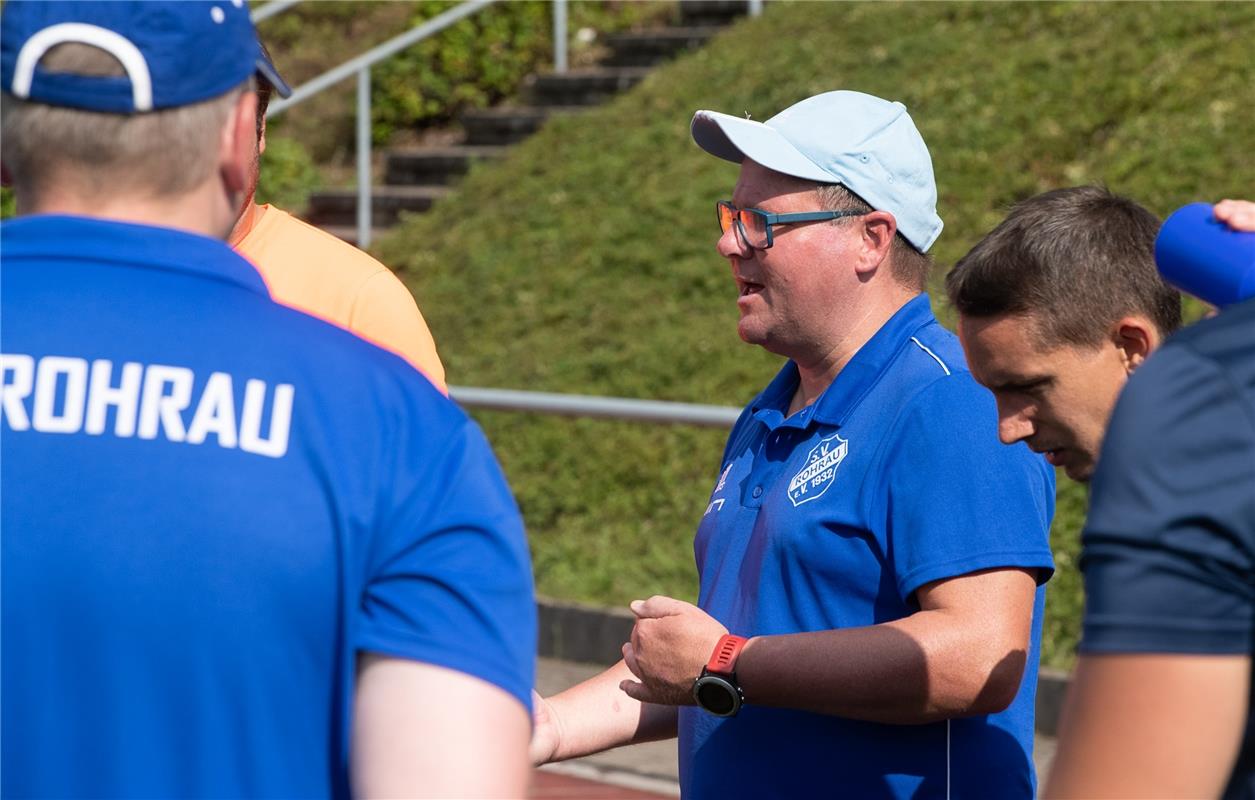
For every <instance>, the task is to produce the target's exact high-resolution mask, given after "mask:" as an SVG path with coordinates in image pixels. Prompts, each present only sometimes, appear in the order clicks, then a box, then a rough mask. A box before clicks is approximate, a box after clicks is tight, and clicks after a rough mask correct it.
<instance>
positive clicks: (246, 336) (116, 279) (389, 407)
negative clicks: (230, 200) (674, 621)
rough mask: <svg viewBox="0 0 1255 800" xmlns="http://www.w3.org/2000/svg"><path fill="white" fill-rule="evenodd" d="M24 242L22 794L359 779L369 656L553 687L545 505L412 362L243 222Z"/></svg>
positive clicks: (7, 622) (13, 641) (5, 312)
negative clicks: (283, 274)
mask: <svg viewBox="0 0 1255 800" xmlns="http://www.w3.org/2000/svg"><path fill="white" fill-rule="evenodd" d="M0 237H2V238H3V253H2V255H0V366H2V370H0V378H2V381H0V414H2V415H3V419H2V422H0V463H2V469H0V492H2V493H3V504H2V512H0V525H2V526H3V531H4V535H3V537H2V540H0V548H2V554H0V570H2V580H0V585H2V589H0V591H2V602H0V605H2V609H0V616H2V620H3V621H2V627H3V632H4V642H3V652H2V653H0V668H2V673H3V676H2V686H0V693H2V694H3V698H4V701H3V704H2V710H0V714H2V720H3V730H2V735H0V740H2V744H0V748H2V756H0V757H2V764H0V772H2V775H3V777H2V779H0V781H2V782H0V793H2V794H3V795H4V796H5V797H14V798H17V797H58V798H65V797H95V798H106V797H179V798H192V797H213V798H229V797H284V798H293V797H303V798H308V797H327V796H341V797H343V796H347V795H348V789H349V781H348V752H349V731H350V720H351V716H352V708H353V690H354V674H355V673H354V669H355V659H356V656H357V654H358V652H360V651H371V652H375V653H381V654H384V655H390V656H397V657H401V658H407V659H413V660H417V661H423V662H427V663H430V664H435V665H439V666H443V667H448V668H450V669H454V670H458V671H460V672H463V673H466V674H469V675H472V676H475V677H477V678H479V679H482V680H484V681H486V682H488V683H490V684H493V685H495V686H497V687H500V688H501V689H502V690H504V691H506V692H509V693H510V694H512V695H513V696H514V697H516V698H517V699H518V701H519V702H520V703H521V704H523V705H524V706H526V705H527V704H528V703H529V700H530V696H529V692H530V689H531V686H532V683H533V671H534V666H533V665H534V653H535V649H534V648H535V638H536V621H535V606H534V601H533V595H532V585H531V573H530V568H529V560H528V552H527V546H526V542H525V540H524V534H523V529H522V525H521V521H520V518H519V514H518V511H517V509H516V507H515V504H514V502H513V500H512V499H511V497H510V494H509V491H508V490H507V488H506V485H505V482H504V481H503V479H502V476H501V474H500V471H499V469H498V467H497V464H496V463H495V461H494V459H493V456H492V454H491V452H490V450H489V448H488V445H487V443H486V442H485V440H484V437H483V436H482V435H481V433H480V431H479V430H478V428H477V427H476V426H475V425H474V424H473V423H472V422H471V421H470V420H468V419H467V417H466V416H465V415H464V414H463V413H462V412H461V411H460V410H459V409H458V408H457V407H455V406H454V405H453V404H452V403H450V402H449V401H448V400H447V399H446V398H445V397H444V396H442V395H441V394H440V392H438V391H437V390H435V389H434V388H433V387H432V386H431V385H430V384H429V383H428V382H427V380H426V379H424V378H423V377H422V376H421V375H420V374H419V373H418V372H417V371H415V370H414V368H413V367H411V366H410V365H409V364H407V363H406V362H405V361H404V360H403V359H401V358H399V357H397V356H395V355H393V354H391V353H388V352H386V351H384V350H382V349H380V348H377V347H375V346H373V345H370V344H368V343H366V342H364V341H362V340H360V339H358V338H357V337H355V336H353V335H352V334H350V333H348V332H346V331H343V330H340V329H339V328H336V327H333V326H332V325H329V324H326V323H324V322H321V321H319V320H316V319H314V318H312V317H309V316H306V315H304V314H301V313H299V312H296V311H293V310H291V309H288V308H284V307H282V306H279V305H277V304H275V303H274V302H272V301H271V299H270V296H269V294H268V293H267V291H266V287H265V285H264V284H263V282H262V280H261V278H260V277H259V276H258V274H257V273H256V271H254V269H253V268H252V266H251V265H250V264H248V262H246V261H244V260H243V259H242V258H240V257H239V256H237V255H236V254H235V253H233V252H232V251H231V250H230V249H229V248H228V247H227V246H226V245H225V244H223V243H222V242H219V241H215V240H211V239H207V238H204V237H201V236H196V235H192V234H189V233H185V232H180V231H174V230H169V229H161V228H152V227H144V226H138V225H130V224H123V223H118V222H110V221H104V220H95V219H85V218H75V217H56V216H46V217H28V218H22V219H18V220H14V221H12V222H8V223H5V224H4V225H3V226H2V227H0Z"/></svg>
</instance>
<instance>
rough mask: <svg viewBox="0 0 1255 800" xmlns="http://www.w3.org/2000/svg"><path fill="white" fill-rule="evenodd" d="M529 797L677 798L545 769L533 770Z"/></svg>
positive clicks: (562, 799) (541, 799) (598, 799)
mask: <svg viewBox="0 0 1255 800" xmlns="http://www.w3.org/2000/svg"><path fill="white" fill-rule="evenodd" d="M528 797H529V798H532V800H675V798H674V797H672V796H669V795H665V794H655V793H653V792H643V791H641V790H639V789H627V788H624V787H622V786H612V785H610V784H608V783H597V782H595V781H590V780H587V779H585V778H577V777H575V776H573V775H562V774H560V773H557V772H548V771H543V770H534V771H533V772H532V790H531V792H530V793H529V794H528Z"/></svg>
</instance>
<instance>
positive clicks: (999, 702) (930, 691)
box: [737, 611, 1026, 724]
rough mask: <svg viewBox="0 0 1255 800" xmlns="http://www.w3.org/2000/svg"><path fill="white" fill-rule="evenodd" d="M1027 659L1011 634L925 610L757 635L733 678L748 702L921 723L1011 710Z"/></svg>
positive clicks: (1023, 648) (1023, 649) (857, 717)
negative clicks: (885, 619)
mask: <svg viewBox="0 0 1255 800" xmlns="http://www.w3.org/2000/svg"><path fill="white" fill-rule="evenodd" d="M1000 642H1001V643H1003V644H999V643H1000ZM1025 661H1026V652H1025V645H1023V644H1020V643H1019V642H1017V641H1016V640H1015V638H1014V637H1007V636H1006V635H1003V634H1001V632H998V631H989V630H986V629H984V628H982V627H980V626H974V625H972V624H971V622H970V620H968V621H961V620H954V619H949V618H947V614H946V612H943V611H921V612H917V613H916V614H914V615H912V616H910V617H908V618H906V619H902V620H897V621H894V622H889V623H884V624H881V625H873V626H868V627H863V628H849V629H842V630H832V631H817V632H814V633H799V634H792V635H787V636H763V637H755V638H753V639H751V640H750V642H749V643H748V644H747V645H746V647H745V650H744V651H743V652H742V654H741V657H740V659H739V661H738V662H737V677H738V679H739V681H740V684H741V687H742V689H743V691H744V692H745V699H746V702H747V703H749V704H753V705H763V706H779V707H786V708H799V709H805V710H810V711H817V712H819V713H824V714H835V715H839V716H843V717H850V718H854V719H865V720H870V721H874V722H888V723H898V724H919V723H925V722H931V721H934V720H938V719H945V718H949V717H955V716H965V715H971V714H985V713H992V712H994V711H998V710H1001V709H1002V708H1005V707H1006V705H1007V704H1009V703H1010V702H1011V700H1012V699H1014V697H1015V692H1016V690H1017V689H1018V687H1019V684H1020V680H1021V678H1022V676H1023V671H1024V664H1025Z"/></svg>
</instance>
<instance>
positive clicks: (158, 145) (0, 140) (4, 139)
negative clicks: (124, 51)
mask: <svg viewBox="0 0 1255 800" xmlns="http://www.w3.org/2000/svg"><path fill="white" fill-rule="evenodd" d="M41 67H42V68H44V69H46V70H51V71H55V72H66V73H72V74H75V75H95V76H110V75H124V74H125V72H124V71H123V68H122V65H121V64H120V63H118V61H117V60H116V59H115V58H114V57H113V56H112V55H110V54H109V53H107V52H105V51H103V50H100V49H98V48H96V47H92V46H90V45H85V44H78V43H66V44H61V45H58V46H56V47H54V48H52V49H51V50H49V51H48V53H47V54H46V55H45V56H44V58H43V60H42V61H41ZM251 88H252V81H251V79H250V80H249V81H248V82H247V83H246V84H244V85H241V86H239V87H237V88H235V89H232V90H231V91H229V92H227V93H226V94H223V95H220V96H219V97H215V98H212V99H209V100H205V101H202V102H200V103H195V104H192V105H187V106H180V107H178V108H170V109H161V110H158V111H150V112H146V113H142V114H113V113H105V112H98V111H83V110H81V109H76V108H63V107H60V106H50V105H45V104H43V103H36V102H31V101H27V100H22V99H19V98H16V97H13V96H12V95H10V94H7V93H6V94H4V96H3V99H2V104H0V105H2V107H0V158H2V159H3V161H4V165H5V168H6V170H7V171H8V173H9V175H10V176H11V178H12V180H13V185H14V189H15V191H16V192H17V193H18V195H19V196H25V197H28V198H31V199H33V198H35V197H36V196H37V195H38V194H39V192H40V191H41V189H43V188H45V187H47V186H49V185H50V184H51V183H54V182H55V183H56V185H58V186H67V185H68V186H69V187H70V188H71V189H72V190H73V191H74V192H75V193H76V194H78V195H80V196H83V197H98V196H103V195H105V194H109V195H115V194H120V193H127V194H137V195H143V196H148V197H174V196H177V195H180V194H183V193H186V192H188V191H190V190H192V189H193V188H195V187H196V186H199V185H200V184H201V183H202V182H203V181H205V180H206V179H207V178H208V177H209V176H210V174H211V173H212V172H213V170H214V169H215V168H216V167H217V158H218V142H219V137H220V136H221V133H222V128H223V126H224V125H225V124H226V122H227V120H228V118H229V117H230V115H231V110H232V109H233V108H234V107H235V102H236V100H237V98H238V97H239V94H240V92H242V91H247V90H251Z"/></svg>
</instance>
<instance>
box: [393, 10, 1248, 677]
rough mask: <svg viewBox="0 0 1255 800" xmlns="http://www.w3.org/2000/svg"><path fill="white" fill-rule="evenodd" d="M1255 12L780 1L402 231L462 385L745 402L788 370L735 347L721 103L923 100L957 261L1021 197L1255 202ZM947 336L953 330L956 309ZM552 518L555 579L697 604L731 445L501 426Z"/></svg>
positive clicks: (1049, 635)
mask: <svg viewBox="0 0 1255 800" xmlns="http://www.w3.org/2000/svg"><path fill="white" fill-rule="evenodd" d="M1253 38H1255V4H1245V3H1232V4H1205V3H1189V4H1172V3H1162V4H1160V3H1156V4H1142V3H1128V4H1094V5H1091V4H1071V3H1069V4H1011V5H1004V4H994V3H978V4H942V3H921V4H909V5H900V4H881V3H876V4H818V3H798V4H789V3H773V4H771V5H769V7H768V9H767V13H766V14H765V15H764V16H763V17H762V18H760V19H759V20H756V21H746V22H743V23H740V24H738V25H737V26H735V27H734V28H733V29H731V30H729V31H727V32H726V33H725V34H724V35H722V36H721V37H720V38H719V39H718V40H716V41H715V42H713V43H712V44H711V45H710V46H709V47H707V48H706V49H705V50H703V51H701V52H699V53H696V54H694V55H693V56H691V57H688V58H685V59H682V60H680V61H677V62H675V63H673V64H671V65H670V66H668V67H666V68H665V69H662V70H659V71H657V72H655V73H654V74H653V75H652V76H651V77H650V78H649V79H648V80H647V81H646V82H645V83H644V84H643V85H642V86H640V87H639V89H638V90H636V91H634V92H632V93H631V94H629V95H626V96H624V97H622V98H620V99H619V100H617V101H616V102H614V103H613V104H611V105H609V106H605V107H602V108H600V109H597V110H594V111H591V112H589V113H586V114H583V115H581V116H578V117H574V118H569V119H559V120H555V121H554V122H553V123H552V124H550V125H549V126H548V127H547V128H546V129H545V130H544V131H542V132H541V133H540V134H538V135H537V136H535V137H533V138H532V139H530V140H529V141H527V142H526V143H524V144H523V145H521V146H519V147H518V148H516V149H515V151H514V152H513V153H512V155H511V156H510V157H509V158H508V159H507V160H506V161H505V162H504V163H502V164H498V165H492V166H488V167H485V168H482V169H478V170H476V171H474V172H473V173H472V175H471V176H470V177H469V178H468V180H467V182H466V183H465V184H464V187H463V190H462V191H460V192H458V193H456V194H455V195H454V196H452V197H450V198H449V199H448V200H447V201H445V202H443V203H441V204H440V205H439V206H438V207H437V208H436V209H435V210H434V211H433V212H432V213H431V214H429V215H426V216H423V217H416V218H413V219H411V220H409V221H408V222H407V223H406V224H405V225H404V226H403V228H402V229H400V230H399V231H398V232H397V233H395V234H394V235H392V236H390V237H388V238H387V239H386V240H384V241H383V242H381V244H380V247H379V250H380V252H381V254H382V255H383V257H384V259H385V260H386V261H387V263H390V264H392V265H393V266H395V267H397V268H399V269H401V270H402V271H403V274H404V276H405V278H406V280H407V281H408V282H409V284H410V286H411V287H412V288H413V289H414V291H415V294H416V295H417V297H418V299H419V303H420V305H421V306H422V308H423V312H424V314H425V315H426V316H427V318H428V320H429V321H430V323H431V326H432V329H433V331H434V333H435V335H436V339H437V341H438V343H439V344H440V347H441V352H442V354H443V356H444V358H445V361H446V365H447V367H448V372H449V378H450V381H451V382H452V383H454V384H461V385H471V386H493V387H509V388H523V389H539V390H546V391H559V392H581V393H589V394H602V395H622V396H628V397H642V398H658V399H669V400H683V401H691V402H701V403H716V404H727V405H738V406H739V405H741V404H743V403H744V402H746V401H748V400H749V398H751V397H752V396H753V395H754V394H755V393H756V392H757V391H758V390H759V389H760V388H761V387H762V386H763V385H764V384H765V382H766V381H767V380H768V379H769V378H770V377H771V376H772V375H773V374H774V372H775V370H776V369H777V367H778V364H779V360H778V359H777V358H776V357H774V356H771V355H770V354H768V353H765V352H763V351H761V350H759V349H756V348H751V347H748V346H746V345H744V344H742V343H741V342H740V341H739V340H738V339H737V336H736V333H735V325H736V317H737V312H736V308H735V303H734V297H735V290H734V287H733V285H732V282H731V280H730V279H729V276H728V267H727V265H726V263H724V262H723V261H722V260H721V259H720V258H719V257H718V256H717V255H716V254H715V252H714V247H713V245H714V241H715V238H716V233H717V229H716V227H715V222H714V212H713V210H712V209H713V204H714V201H715V200H717V199H720V198H724V197H727V196H728V194H729V192H730V191H731V186H732V184H733V183H734V181H735V178H736V168H735V166H733V165H730V164H727V163H724V162H721V161H719V160H716V159H714V158H711V157H709V156H707V155H705V154H704V153H702V152H701V151H700V150H699V149H698V148H697V147H696V146H695V145H693V144H692V143H691V141H690V140H689V135H688V125H689V120H690V118H691V117H692V114H693V111H694V110H695V109H698V108H710V109H717V110H721V111H726V112H730V113H734V114H741V113H749V114H751V115H752V116H753V118H755V119H765V118H766V117H768V116H770V115H771V114H773V113H774V112H776V111H778V110H779V109H781V108H784V107H785V106H787V105H790V104H791V103H793V102H795V101H797V100H799V99H801V98H803V97H806V96H808V95H810V94H814V93H817V92H820V91H825V90H829V89H834V88H851V89H858V90H862V91H866V92H870V93H873V94H878V95H881V96H884V97H888V98H891V99H897V100H901V101H903V102H904V103H905V104H906V105H907V107H908V108H909V109H910V110H911V112H912V115H913V116H914V118H915V120H916V123H917V124H918V126H919V128H920V129H921V131H922V132H923V134H924V137H925V139H926V140H927V141H928V143H929V146H930V149H931V151H932V155H933V159H934V164H935V167H936V173H937V178H938V184H939V189H940V201H939V210H940V212H941V215H942V217H943V218H944V219H945V221H946V230H945V232H944V233H943V234H942V237H941V239H940V240H939V242H938V244H937V246H936V248H935V255H936V257H937V260H938V264H939V267H938V270H937V273H936V275H935V280H934V286H937V287H939V286H940V280H941V278H942V276H943V275H944V273H945V271H946V270H947V269H948V268H949V267H950V265H952V264H953V263H954V261H955V260H957V258H958V257H960V256H961V255H962V254H963V253H965V252H966V251H967V249H968V248H969V247H970V246H971V245H972V244H974V243H975V242H976V240H977V239H978V238H979V237H980V236H981V235H982V234H983V233H984V232H986V231H987V230H988V229H989V228H990V227H992V226H993V225H994V224H996V223H997V222H998V221H999V220H1000V219H1001V218H1002V216H1003V214H1004V213H1005V211H1006V208H1007V206H1008V205H1009V204H1011V203H1013V202H1015V201H1017V200H1019V199H1022V198H1025V197H1028V196H1030V195H1032V194H1035V193H1037V192H1040V191H1043V190H1046V189H1050V188H1054V187H1058V186H1066V185H1074V184H1078V183H1105V184H1106V185H1107V186H1109V187H1110V188H1111V189H1113V190H1114V191H1117V192H1121V193H1124V194H1128V195H1130V196H1132V197H1134V198H1136V199H1138V200H1139V201H1141V202H1142V203H1144V204H1146V205H1147V206H1148V207H1150V208H1151V209H1152V210H1154V211H1155V212H1157V213H1159V214H1161V215H1162V214H1166V213H1167V212H1169V211H1171V210H1172V209H1173V208H1175V207H1177V206H1178V205H1181V204H1184V203H1186V202H1189V201H1193V200H1199V199H1217V198H1220V197H1223V196H1234V195H1236V196H1243V195H1249V194H1250V193H1251V191H1252V187H1253V186H1255V158H1252V153H1251V146H1250V143H1251V141H1252V132H1253V131H1255V67H1253V62H1252V59H1251V50H1250V43H1251V41H1252V40H1253ZM933 298H934V306H935V307H936V308H937V311H938V313H939V315H940V316H941V318H942V319H943V321H946V322H947V323H950V322H952V314H951V311H950V309H948V308H946V307H944V303H943V301H942V300H941V299H940V298H941V293H940V292H939V291H935V292H934V293H933ZM477 416H478V417H479V419H480V420H481V422H482V423H483V425H484V427H485V429H486V431H487V432H488V435H489V436H490V438H491V439H492V441H493V443H494V446H495V447H496V449H497V452H498V454H499V456H500V458H501V460H502V463H503V464H504V466H505V469H506V472H507V473H508V475H509V477H510V480H511V483H512V485H513V487H514V489H515V492H516V494H517V496H518V498H519V502H520V504H521V505H522V507H523V510H524V514H525V516H526V518H527V522H528V525H529V530H530V535H531V539H532V546H533V553H534V556H535V563H536V575H537V582H538V586H539V589H540V590H541V591H542V592H544V593H547V594H550V595H556V596H561V597H565V598H570V599H579V600H587V601H594V602H602V603H614V604H620V603H623V602H625V601H627V600H629V599H631V598H633V597H638V596H644V595H647V594H650V593H653V592H666V593H670V594H674V595H677V596H680V597H686V598H692V597H693V595H694V592H695V588H696V578H695V573H694V568H693V564H692V550H691V541H692V534H693V531H694V528H695V525H696V523H697V520H698V518H699V517H700V515H701V513H702V510H703V509H704V507H705V502H706V498H707V497H708V495H709V492H710V488H711V486H712V484H713V481H714V479H715V478H716V472H717V470H718V466H719V463H718V462H719V455H720V452H721V449H722V445H723V435H722V433H721V432H718V431H711V430H695V429H690V428H680V427H675V428H671V427H662V426H650V425H643V424H632V423H615V422H601V421H579V422H572V421H570V420H562V419H554V418H544V417H537V416H530V415H522V414H506V413H493V414H478V415H477ZM1084 510H1085V496H1084V491H1083V490H1082V489H1081V488H1080V487H1078V486H1076V485H1075V484H1071V483H1069V482H1067V481H1066V479H1061V481H1060V499H1059V514H1058V516H1057V518H1056V522H1055V526H1054V530H1053V531H1052V542H1053V544H1054V546H1055V548H1056V553H1057V558H1058V563H1059V571H1058V574H1057V575H1056V577H1055V578H1054V580H1053V581H1052V583H1051V590H1050V594H1049V600H1048V617H1047V620H1046V636H1045V641H1044V645H1043V647H1044V655H1045V661H1046V662H1047V663H1049V664H1052V665H1056V666H1066V665H1068V664H1069V663H1070V660H1071V658H1072V653H1073V650H1074V646H1075V641H1076V635H1077V629H1078V620H1079V613H1080V609H1081V604H1082V600H1081V593H1080V585H1079V579H1078V576H1077V574H1076V551H1077V538H1078V530H1079V527H1080V523H1081V521H1082V519H1083V517H1084Z"/></svg>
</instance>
